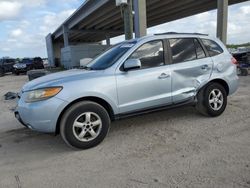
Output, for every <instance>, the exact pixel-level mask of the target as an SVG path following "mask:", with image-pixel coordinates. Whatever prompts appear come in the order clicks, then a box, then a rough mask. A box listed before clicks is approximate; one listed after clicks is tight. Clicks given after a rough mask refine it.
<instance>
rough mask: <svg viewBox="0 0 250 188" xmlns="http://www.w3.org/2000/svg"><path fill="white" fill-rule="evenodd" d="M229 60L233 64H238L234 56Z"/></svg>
mask: <svg viewBox="0 0 250 188" xmlns="http://www.w3.org/2000/svg"><path fill="white" fill-rule="evenodd" d="M231 62H232V63H233V64H235V65H237V64H238V61H237V60H236V59H235V58H234V57H232V58H231Z"/></svg>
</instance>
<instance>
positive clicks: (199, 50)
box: [194, 39, 206, 59]
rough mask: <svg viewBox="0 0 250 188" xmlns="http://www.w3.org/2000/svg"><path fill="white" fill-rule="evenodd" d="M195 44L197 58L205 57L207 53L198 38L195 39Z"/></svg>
mask: <svg viewBox="0 0 250 188" xmlns="http://www.w3.org/2000/svg"><path fill="white" fill-rule="evenodd" d="M194 44H195V49H196V55H197V59H201V58H205V57H206V54H205V52H204V50H203V49H202V47H201V44H200V42H199V41H198V40H197V39H194Z"/></svg>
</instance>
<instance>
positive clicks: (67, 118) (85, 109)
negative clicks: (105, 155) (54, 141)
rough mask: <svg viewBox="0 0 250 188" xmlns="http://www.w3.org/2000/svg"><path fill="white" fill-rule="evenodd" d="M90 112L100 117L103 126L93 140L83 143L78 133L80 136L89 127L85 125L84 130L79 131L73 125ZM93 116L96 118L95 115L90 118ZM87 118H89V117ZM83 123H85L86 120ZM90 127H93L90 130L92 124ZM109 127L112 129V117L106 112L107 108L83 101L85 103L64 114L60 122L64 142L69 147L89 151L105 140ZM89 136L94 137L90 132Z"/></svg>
mask: <svg viewBox="0 0 250 188" xmlns="http://www.w3.org/2000/svg"><path fill="white" fill-rule="evenodd" d="M89 112H90V113H93V114H96V115H97V116H98V117H99V119H100V120H101V125H100V127H101V128H100V127H99V131H98V134H97V136H96V137H95V138H94V139H93V140H90V141H86V140H85V141H82V140H79V139H80V138H79V137H77V135H76V134H77V133H76V132H77V131H78V132H79V135H80V134H81V132H82V131H83V130H84V129H85V128H86V129H87V126H88V125H85V126H86V127H85V126H84V128H79V130H76V129H78V128H77V127H74V126H73V124H74V122H75V121H76V120H78V119H80V118H79V116H80V117H81V118H84V115H83V116H81V115H82V114H84V113H89ZM91 116H92V118H93V116H94V118H95V115H90V117H91ZM85 118H87V116H86V117H85ZM90 119H91V118H90ZM83 120H84V119H82V121H83ZM83 122H84V123H85V122H86V119H85V121H83ZM90 122H91V120H90ZM88 123H89V122H88ZM90 127H91V128H90V129H92V123H91V125H90ZM109 127H110V117H109V114H108V112H107V111H106V110H105V108H104V107H102V106H101V105H99V104H97V103H94V102H91V101H83V102H78V103H76V104H74V105H73V106H71V107H70V108H69V109H68V110H66V112H65V113H64V114H63V116H62V119H61V122H60V134H61V136H62V138H63V140H64V141H65V143H66V144H68V145H69V146H71V147H74V148H78V149H88V148H92V147H95V146H97V145H98V144H100V143H101V142H102V141H103V140H104V138H105V137H106V135H107V133H108V131H109ZM86 129H85V132H86ZM93 129H94V128H93ZM87 134H89V135H90V136H92V134H90V132H88V131H87ZM87 134H85V135H87ZM79 135H78V136H79ZM83 139H85V138H83ZM86 139H88V138H86Z"/></svg>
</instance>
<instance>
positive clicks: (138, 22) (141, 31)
mask: <svg viewBox="0 0 250 188" xmlns="http://www.w3.org/2000/svg"><path fill="white" fill-rule="evenodd" d="M133 2H134V12H135V15H134V24H135V37H136V38H139V37H143V36H145V35H147V10H146V0H133Z"/></svg>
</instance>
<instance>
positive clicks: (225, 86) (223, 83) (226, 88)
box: [199, 78, 229, 95]
mask: <svg viewBox="0 0 250 188" xmlns="http://www.w3.org/2000/svg"><path fill="white" fill-rule="evenodd" d="M211 83H218V84H220V85H222V86H223V87H224V88H225V90H226V92H227V95H229V85H228V83H227V82H226V81H225V80H223V79H221V78H216V79H213V80H210V81H209V82H208V83H207V84H205V85H204V86H203V87H202V88H200V90H199V91H201V90H202V89H203V88H205V87H206V86H208V85H209V84H211Z"/></svg>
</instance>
